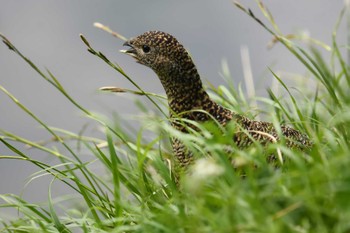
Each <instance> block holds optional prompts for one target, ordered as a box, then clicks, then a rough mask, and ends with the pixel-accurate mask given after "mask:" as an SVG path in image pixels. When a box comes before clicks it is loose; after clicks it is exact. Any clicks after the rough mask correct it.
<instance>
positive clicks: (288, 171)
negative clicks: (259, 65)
mask: <svg viewBox="0 0 350 233" xmlns="http://www.w3.org/2000/svg"><path fill="white" fill-rule="evenodd" d="M258 4H259V6H260V9H261V11H262V13H263V14H264V15H265V17H266V21H267V23H263V22H262V21H261V20H260V19H258V18H257V17H256V16H255V15H254V14H253V12H252V11H250V10H249V9H246V8H245V7H244V6H242V5H240V4H238V3H236V6H237V7H239V8H240V9H241V10H243V11H244V12H245V13H247V14H248V15H249V16H250V17H251V18H252V19H254V20H256V21H257V22H258V23H259V24H261V25H262V26H263V27H264V28H265V29H266V30H267V31H268V32H269V33H271V34H272V35H273V37H274V38H275V42H279V43H281V44H283V45H284V46H285V47H286V48H287V49H288V50H289V51H290V53H291V57H295V58H296V59H298V60H299V61H300V62H301V64H303V65H304V67H305V69H306V70H307V71H308V77H305V79H309V82H310V83H311V82H312V83H314V84H315V85H314V86H315V88H308V87H303V86H301V87H298V90H297V91H294V90H291V89H290V88H289V87H288V86H287V85H286V84H285V83H284V81H283V76H278V75H277V74H276V73H275V72H274V71H273V70H271V74H272V75H273V76H274V78H275V79H276V80H277V81H278V82H279V84H280V86H281V87H282V88H283V89H284V90H285V93H286V94H287V97H284V98H282V97H281V96H279V95H277V94H276V93H274V92H273V91H272V90H268V94H269V98H262V97H259V98H256V100H257V101H260V102H263V103H264V104H265V107H266V108H269V109H271V110H272V111H270V113H271V114H267V115H266V118H268V120H270V121H272V122H273V123H274V124H275V125H276V126H278V125H280V124H282V123H288V124H291V125H293V127H295V128H297V129H299V130H301V131H303V132H305V133H307V134H308V135H309V136H310V138H311V139H312V140H313V142H314V147H313V149H312V150H311V151H310V152H308V153H303V152H299V151H293V150H290V149H288V148H287V147H285V145H284V142H279V143H274V144H271V145H270V146H269V147H268V148H264V147H262V146H261V145H260V144H258V143H257V144H254V145H253V146H252V147H251V148H249V149H247V150H234V151H233V152H232V153H231V154H230V156H227V148H228V147H230V148H235V145H234V144H233V142H232V133H233V130H232V128H231V129H230V128H229V129H220V127H219V126H216V125H215V124H204V125H197V127H198V128H199V129H200V131H199V132H198V131H194V132H192V133H191V134H182V133H181V132H178V131H176V130H174V129H173V128H171V127H170V126H169V124H168V123H167V119H166V114H165V113H164V112H163V109H164V108H163V107H162V104H164V99H163V98H160V97H159V96H157V95H152V94H150V93H146V92H144V91H143V90H142V88H140V87H139V86H138V85H137V83H136V82H134V81H133V79H132V78H130V77H129V76H128V75H127V74H126V73H125V72H124V71H123V69H122V68H121V67H120V66H118V65H117V64H114V63H112V62H110V60H109V59H108V58H107V57H106V56H105V55H103V53H101V52H99V51H97V50H96V49H94V48H93V47H92V46H91V45H90V44H89V42H88V40H87V39H86V38H85V37H84V36H81V38H82V40H83V42H84V43H85V45H86V46H87V48H88V51H89V52H90V53H92V54H93V55H94V56H96V57H97V58H99V59H102V60H103V61H104V62H105V63H106V64H107V65H108V66H110V67H111V68H113V69H115V70H116V71H117V72H118V73H119V74H121V75H122V76H124V77H125V78H126V79H128V80H129V81H130V82H131V83H132V84H134V86H135V87H136V88H137V89H138V90H137V93H138V94H143V95H146V96H147V98H149V99H150V100H151V101H152V103H153V104H154V106H155V107H156V108H158V109H159V116H154V115H152V116H150V117H149V118H146V119H143V123H142V127H141V129H140V130H139V131H138V132H136V133H131V132H130V131H128V130H125V128H124V127H121V124H120V123H118V122H115V124H114V123H108V122H107V121H105V120H104V119H102V118H101V117H99V116H97V115H95V114H93V113H91V112H90V111H89V110H88V109H86V108H84V107H83V106H81V105H80V104H79V103H78V102H76V101H75V100H74V99H73V98H72V97H71V96H70V95H69V93H67V91H66V90H65V89H64V87H63V86H62V85H61V84H60V82H59V80H58V79H57V78H56V77H55V76H54V75H53V74H52V73H50V71H48V70H46V71H43V70H41V69H39V68H38V66H37V65H35V64H34V63H33V62H32V61H31V60H30V59H28V58H27V57H25V56H24V55H23V54H22V53H21V52H20V51H19V50H18V49H17V48H16V47H15V46H14V45H13V44H12V43H11V42H10V41H9V40H8V39H7V38H6V37H5V36H3V35H1V38H2V39H3V42H4V43H5V44H6V45H7V46H8V47H9V49H11V50H13V51H14V52H15V53H16V54H17V55H19V57H21V58H22V59H23V60H24V61H25V62H26V63H28V64H29V65H30V66H31V67H32V68H33V69H34V70H35V71H36V72H37V73H38V75H40V76H41V77H42V78H43V79H44V80H46V81H47V82H49V83H50V84H51V85H52V87H53V88H54V89H56V90H57V91H59V92H60V93H62V94H63V95H64V96H65V97H66V98H67V99H68V100H69V101H70V102H71V103H72V104H73V105H74V106H75V107H76V108H77V109H79V110H80V111H82V113H83V114H85V115H86V116H87V117H89V118H91V119H93V120H95V121H96V123H97V124H100V125H101V126H102V127H103V128H104V130H105V138H91V137H86V136H84V135H80V134H79V133H74V132H68V131H65V130H62V129H56V128H53V127H50V126H48V125H47V124H46V123H45V122H43V121H42V120H40V119H39V118H38V117H37V116H36V115H35V113H33V112H31V111H30V109H28V108H27V107H26V106H24V105H23V104H22V103H21V102H20V100H17V99H16V97H15V96H13V95H12V94H11V93H10V92H8V91H7V90H6V89H5V87H3V86H0V90H1V91H2V92H4V93H5V94H6V95H7V96H8V97H9V98H11V99H12V100H13V103H14V104H16V105H17V106H18V107H19V108H21V109H22V110H23V112H24V113H25V114H28V115H29V116H31V117H32V118H33V119H34V120H35V121H36V122H37V124H38V125H41V126H43V128H44V129H45V130H46V131H47V132H49V133H50V134H51V135H52V137H53V139H54V141H55V143H56V144H60V145H61V146H62V148H64V150H62V151H59V150H57V149H55V148H54V147H51V144H41V143H37V142H34V141H31V140H30V139H26V138H22V137H20V136H18V135H14V134H12V133H11V132H8V131H5V130H0V142H1V143H2V146H5V147H7V148H8V149H9V151H11V154H9V155H0V158H1V159H2V161H1V162H3V163H6V160H7V159H18V160H24V161H26V162H28V163H32V164H34V165H35V166H37V167H38V170H39V172H38V173H36V174H34V175H33V179H35V178H38V177H40V176H41V175H43V174H46V175H50V176H51V177H52V183H51V186H52V185H54V182H62V183H63V184H65V185H66V186H67V187H69V188H70V189H71V191H72V195H71V196H68V197H61V198H58V199H54V198H52V193H51V192H52V191H51V190H52V189H51V186H50V189H49V192H48V196H49V198H48V200H47V203H46V204H40V205H39V204H36V203H28V202H27V201H26V200H24V199H23V198H22V197H20V196H16V195H14V194H1V195H0V198H1V199H2V200H3V203H5V204H1V205H0V208H14V209H16V210H17V211H18V212H19V215H18V216H17V218H15V219H12V220H1V223H2V228H1V231H2V232H34V231H39V232H111V231H112V232H269V233H271V232H350V221H349V219H350V199H349V196H350V170H349V169H348V167H349V165H350V148H349V145H350V142H349V133H350V114H349V113H350V95H349V89H350V88H349V87H350V73H349V66H348V65H347V63H346V61H345V60H344V58H343V55H342V54H343V53H344V52H345V51H343V47H342V46H339V45H338V44H337V41H336V33H337V30H338V25H339V24H340V22H341V19H342V18H343V15H344V14H345V9H344V10H343V11H342V12H341V14H340V17H339V21H338V23H337V25H336V26H335V30H334V33H333V35H332V39H333V44H332V46H331V47H330V48H329V49H330V50H331V52H332V58H331V61H325V60H324V59H323V58H322V56H321V55H320V52H319V50H318V49H316V48H314V47H311V48H310V49H305V48H302V47H301V46H300V45H298V44H297V43H296V42H295V41H293V40H291V39H292V38H293V37H291V36H284V35H283V34H281V33H280V30H279V29H278V27H277V25H276V23H275V22H274V19H273V17H272V15H271V14H270V12H269V11H268V10H267V9H266V8H265V6H263V5H262V3H261V2H259V1H258ZM223 75H224V76H226V78H227V80H229V79H231V77H229V72H228V70H227V68H226V69H224V70H223ZM227 86H228V87H225V86H220V87H219V88H217V89H216V88H214V87H209V88H208V89H210V92H211V96H212V98H214V99H215V100H216V101H218V102H220V103H221V104H223V105H224V106H226V107H228V108H230V109H232V110H234V111H237V112H240V113H245V114H247V115H250V116H251V117H253V116H254V115H255V114H254V111H252V109H251V108H250V107H249V105H248V103H247V100H246V98H245V97H244V93H243V91H242V90H241V89H240V88H238V90H237V89H236V88H235V86H234V85H233V84H232V83H230V84H228V85H227ZM115 90H117V91H121V90H120V89H114V91H115ZM122 91H125V90H122ZM223 130H224V131H225V133H224V134H223V133H222V131H223ZM145 134H151V135H152V138H151V139H149V138H150V137H148V138H145V137H144V135H145ZM169 135H171V136H177V137H181V138H182V139H183V140H184V142H185V144H186V145H187V146H188V147H189V148H191V149H192V150H193V151H194V153H195V155H196V157H198V159H197V161H196V163H195V164H194V165H193V166H192V167H191V168H190V171H189V172H187V173H186V174H183V175H182V177H181V179H180V182H179V184H176V182H175V181H174V176H175V175H174V169H173V158H172V156H171V148H170V146H169V141H168V139H169ZM67 139H69V140H76V141H77V142H79V145H80V146H81V147H82V148H84V149H85V150H87V151H89V153H91V155H93V156H94V158H95V159H94V161H88V162H86V161H82V160H80V157H79V151H77V150H76V149H75V147H74V146H72V145H71V144H70V143H69V142H68V141H67ZM14 142H20V143H22V144H25V145H29V146H31V147H32V148H35V149H36V150H38V151H42V152H44V153H46V154H48V155H50V156H53V157H55V158H57V159H58V161H59V163H57V164H54V165H50V164H47V163H44V162H42V161H39V160H34V159H32V158H30V157H29V156H28V155H27V151H25V150H21V149H19V148H18V147H16V146H15V144H14ZM276 150H278V151H282V153H283V154H284V156H285V157H287V158H288V163H286V164H283V165H282V166H281V167H280V168H278V169H276V167H275V166H274V165H271V164H268V163H266V161H265V159H264V157H263V156H262V154H266V153H269V152H271V151H276ZM266 151H268V152H266ZM208 154H210V156H208ZM232 157H233V158H234V160H235V166H236V168H235V169H234V168H233V166H232V164H231V158H232ZM95 160H96V161H95ZM92 162H95V163H99V164H100V165H102V166H103V167H104V169H105V171H106V174H108V178H107V179H106V178H102V177H101V176H100V175H97V174H96V173H95V172H93V169H92V166H91V163H92ZM252 164H254V166H253V165H252ZM175 172H176V171H175ZM243 175H244V176H243ZM77 200H79V201H78V202H79V206H78V205H77V203H76V202H77ZM0 211H1V210H0Z"/></svg>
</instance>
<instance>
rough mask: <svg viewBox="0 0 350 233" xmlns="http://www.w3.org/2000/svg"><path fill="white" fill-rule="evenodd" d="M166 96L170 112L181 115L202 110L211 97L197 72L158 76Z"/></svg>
mask: <svg viewBox="0 0 350 233" xmlns="http://www.w3.org/2000/svg"><path fill="white" fill-rule="evenodd" d="M158 76H159V78H160V81H161V82H162V85H163V87H164V90H165V92H166V95H167V97H168V103H169V107H170V110H171V111H172V112H173V113H176V114H179V113H182V112H185V111H190V110H193V109H198V108H201V106H202V104H203V103H204V102H207V101H209V100H210V99H209V96H208V94H207V93H206V91H205V90H204V88H203V86H202V82H201V80H200V77H199V74H198V72H197V71H195V72H191V73H190V74H188V73H182V74H179V73H175V72H173V73H170V74H167V75H158Z"/></svg>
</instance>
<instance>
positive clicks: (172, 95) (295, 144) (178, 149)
mask: <svg viewBox="0 0 350 233" xmlns="http://www.w3.org/2000/svg"><path fill="white" fill-rule="evenodd" d="M124 45H127V46H129V47H130V49H129V50H127V51H126V53H127V54H129V55H131V56H132V57H134V58H135V59H136V60H137V62H138V63H140V64H143V65H146V66H148V67H150V68H151V69H152V70H153V71H154V72H155V73H156V74H157V75H158V77H159V79H160V81H161V83H162V85H163V87H164V90H165V92H166V95H167V97H168V103H169V108H170V118H171V119H172V118H178V117H179V116H181V117H182V118H186V119H189V120H193V121H197V122H205V121H208V120H210V119H211V118H214V119H215V120H216V121H217V122H219V123H220V124H221V125H223V126H225V125H226V124H227V123H228V122H232V121H234V122H235V123H237V125H238V126H239V127H236V129H237V132H234V138H233V140H234V142H235V143H236V145H237V147H238V148H245V147H248V146H249V145H251V144H252V143H253V140H255V141H259V142H260V143H261V144H266V143H270V142H273V141H278V140H280V138H279V135H278V133H277V131H276V129H275V128H274V126H273V124H272V123H269V122H262V121H253V120H250V119H248V118H246V117H244V116H242V115H239V114H236V113H234V112H232V111H231V110H228V109H226V108H224V107H222V106H221V105H219V104H217V103H216V102H214V101H213V100H211V99H210V97H209V95H208V94H207V93H206V91H205V90H204V88H203V85H202V82H201V79H200V75H199V73H198V71H197V69H196V66H195V64H194V63H193V61H192V58H191V57H190V56H189V54H188V52H187V51H186V49H185V48H184V47H183V46H182V45H181V44H180V43H179V42H178V40H177V39H176V38H175V37H173V36H172V35H170V34H168V33H165V32H160V31H149V32H145V33H144V34H142V35H139V36H137V37H135V38H131V39H130V40H129V41H127V42H126V43H125V44H124ZM203 111H205V112H206V113H205V112H203ZM209 114H210V115H211V116H210V115H209ZM172 126H173V127H175V128H177V129H178V130H181V131H182V132H185V133H187V131H186V127H184V125H183V124H180V123H176V122H172ZM281 133H282V135H283V137H285V140H286V145H287V146H289V147H292V148H297V149H301V150H304V149H308V148H310V147H311V146H312V142H311V141H310V140H309V138H308V137H307V136H306V135H304V134H302V133H300V132H299V131H297V130H295V129H293V128H291V127H288V126H281ZM252 139H253V140H252ZM172 144H173V151H174V154H175V156H176V157H177V159H178V161H179V163H180V165H181V166H187V165H188V164H189V163H191V161H192V160H193V158H192V154H191V152H189V151H188V150H187V149H186V148H185V146H184V145H183V143H182V142H181V140H180V139H178V138H173V139H172Z"/></svg>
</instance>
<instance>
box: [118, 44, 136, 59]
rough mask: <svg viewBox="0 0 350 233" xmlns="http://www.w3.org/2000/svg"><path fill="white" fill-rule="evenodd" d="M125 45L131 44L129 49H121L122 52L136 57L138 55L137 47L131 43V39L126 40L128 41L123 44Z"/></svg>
mask: <svg viewBox="0 0 350 233" xmlns="http://www.w3.org/2000/svg"><path fill="white" fill-rule="evenodd" d="M123 46H129V47H130V48H129V49H127V50H124V49H123V50H120V52H122V53H125V54H128V55H130V56H132V57H136V55H137V52H136V49H135V48H134V47H133V46H132V45H131V44H130V42H129V41H126V42H125V43H124V44H123Z"/></svg>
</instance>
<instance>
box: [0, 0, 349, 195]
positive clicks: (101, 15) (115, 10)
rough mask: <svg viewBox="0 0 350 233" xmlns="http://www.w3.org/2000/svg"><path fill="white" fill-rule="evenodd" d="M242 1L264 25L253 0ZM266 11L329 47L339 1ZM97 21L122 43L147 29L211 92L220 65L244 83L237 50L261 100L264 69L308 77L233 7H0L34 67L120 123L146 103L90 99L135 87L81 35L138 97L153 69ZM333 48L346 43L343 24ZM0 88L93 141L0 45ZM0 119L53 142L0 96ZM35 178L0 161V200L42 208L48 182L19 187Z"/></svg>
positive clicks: (67, 107)
mask: <svg viewBox="0 0 350 233" xmlns="http://www.w3.org/2000/svg"><path fill="white" fill-rule="evenodd" d="M241 2H242V4H243V5H245V6H247V7H249V8H251V9H252V10H253V12H254V13H255V14H256V15H257V16H258V17H259V18H261V19H263V16H262V14H261V12H260V11H259V9H258V7H257V4H256V3H255V1H253V0H245V1H243V0H242V1H241ZM264 3H265V5H266V6H267V7H268V8H269V9H270V11H271V12H272V14H273V16H274V17H275V20H276V22H277V24H278V25H279V26H280V28H281V30H282V32H283V33H286V34H288V33H300V32H304V33H307V34H308V35H309V36H311V37H313V38H316V39H318V40H320V41H323V42H325V43H326V44H331V33H332V30H333V28H334V25H335V23H336V20H337V18H338V16H339V13H340V11H341V9H342V7H343V6H344V2H343V1H342V0H307V1H305V0H283V1H279V0H266V1H264ZM265 21H266V20H265ZM94 22H101V23H103V24H105V25H108V26H110V28H111V29H113V30H115V31H118V32H119V33H121V34H123V35H124V36H126V37H132V36H136V35H138V34H141V33H143V32H145V31H147V30H152V29H157V30H163V31H166V32H169V33H171V34H173V35H175V36H176V37H177V38H178V39H179V40H180V41H181V42H182V43H183V44H184V45H185V47H186V48H187V49H188V50H189V51H190V52H191V54H192V56H193V58H194V60H195V62H196V65H197V68H198V70H199V72H200V74H201V75H202V77H203V79H204V80H203V81H204V82H206V81H210V82H211V83H213V84H214V85H215V86H217V85H219V84H222V83H223V80H222V78H221V77H220V75H219V73H220V71H221V62H222V60H223V59H226V60H227V62H228V65H229V68H230V70H231V74H232V77H233V82H234V84H235V85H238V84H239V83H241V82H242V80H243V72H242V62H241V53H240V50H241V47H242V46H247V47H248V49H249V53H250V59H251V60H250V61H251V66H252V72H253V76H254V79H255V85H256V88H257V90H258V91H259V93H260V94H262V95H263V94H264V93H265V89H266V88H267V87H268V86H269V85H271V80H272V77H271V74H269V72H268V70H267V68H268V67H272V68H273V69H274V70H275V71H284V72H287V73H288V72H290V73H301V74H305V70H304V68H303V67H302V66H301V65H300V64H299V63H298V61H297V60H296V58H294V57H293V56H292V55H291V54H289V53H288V52H287V50H286V49H285V48H284V47H283V46H281V45H276V46H274V48H273V49H271V50H268V49H267V44H268V42H269V41H270V40H271V36H270V35H269V34H268V33H267V32H266V31H265V30H264V29H263V28H262V27H261V26H260V25H258V24H257V23H256V22H255V21H253V20H252V19H251V18H249V17H248V16H247V15H245V14H244V13H243V12H242V11H241V10H239V9H238V8H236V7H235V6H234V5H233V4H232V2H231V1H230V0H218V1H213V0H193V1H187V0H178V1H161V0H150V1H136V0H123V1H121V0H119V1H117V0H114V1H112V0H104V1H97V0H84V1H70V0H60V1H47V0H36V1H13V0H0V32H1V33H3V34H4V35H5V36H7V38H8V39H9V40H10V41H11V42H12V43H13V44H14V45H15V46H16V47H17V48H18V49H19V50H20V51H21V52H23V53H24V54H25V55H26V56H27V57H29V58H30V59H31V60H32V61H33V62H34V63H36V64H37V65H38V66H39V67H40V68H48V69H49V70H50V71H51V72H52V73H53V74H54V75H55V76H56V77H57V78H58V79H59V81H60V82H61V83H62V84H63V86H64V87H65V88H66V90H67V91H68V92H69V93H70V94H71V95H72V96H73V97H74V98H75V100H76V101H77V102H79V103H80V104H81V105H82V106H84V107H86V108H87V109H89V110H91V111H94V112H98V113H101V114H104V115H106V116H108V117H111V116H112V113H113V112H117V113H118V114H120V115H121V116H122V117H124V118H128V117H129V116H130V115H137V114H138V111H139V110H137V108H136V107H134V104H133V102H134V99H135V98H143V97H135V96H131V95H128V94H123V95H113V94H105V93H100V92H98V91H97V89H98V88H99V87H101V86H109V85H113V86H119V87H126V88H133V86H132V85H131V84H130V83H128V81H126V80H125V79H124V78H123V77H122V76H121V75H119V74H118V73H117V72H115V71H113V70H112V69H111V68H110V67H109V66H107V65H106V64H105V63H104V62H102V61H101V60H100V59H97V58H96V57H94V56H92V55H91V54H90V53H88V52H87V51H86V46H85V45H84V44H83V43H82V42H81V40H80V38H79V34H80V33H82V34H84V35H85V36H86V38H87V39H88V40H89V41H90V43H91V44H92V45H93V47H94V48H95V49H98V50H100V51H102V52H103V53H104V54H105V55H106V56H107V57H109V58H110V59H111V60H112V61H114V62H117V63H118V64H120V65H121V66H122V67H123V68H124V70H125V71H126V72H127V73H128V74H129V75H130V76H131V77H133V79H134V80H135V81H137V82H138V84H139V85H140V86H142V87H143V88H144V90H146V91H150V92H156V93H163V89H162V87H161V85H160V82H159V81H158V80H157V78H156V76H155V74H154V73H153V72H152V71H151V70H150V69H148V68H146V67H144V66H141V65H138V64H136V63H135V62H134V60H133V59H131V58H130V57H128V56H125V55H123V54H121V53H119V52H118V50H119V49H123V48H122V41H121V40H118V39H116V38H114V37H112V36H111V35H109V34H107V33H106V32H103V31H101V30H99V29H97V28H94V27H93V23H94ZM338 41H339V43H340V44H345V41H346V36H345V26H344V25H342V27H341V30H340V33H339V37H338ZM324 54H325V56H327V57H330V53H328V52H326V51H325V52H324ZM0 85H2V86H4V87H5V88H6V89H7V90H8V91H10V92H11V93H12V94H14V95H15V96H16V97H17V98H18V99H19V100H20V101H21V102H22V103H23V104H24V105H25V106H27V107H28V108H29V109H30V110H31V111H32V112H34V113H35V114H36V116H38V117H39V118H40V119H41V120H42V121H43V122H45V123H47V124H48V125H50V126H55V127H59V128H63V129H67V130H69V131H73V132H79V130H81V129H82V128H83V126H84V125H85V124H86V123H89V124H91V126H89V127H90V128H89V130H90V131H96V134H98V128H97V124H96V123H92V122H91V121H90V120H88V119H86V118H84V117H83V116H82V114H81V112H79V111H78V110H77V109H76V108H75V107H73V106H72V104H70V103H69V102H68V101H67V100H66V99H65V98H64V97H63V96H62V95H61V94H59V93H58V91H56V90H55V89H54V88H53V87H52V86H50V85H49V84H48V83H47V82H45V81H44V80H43V79H42V78H40V77H39V75H38V74H37V73H36V72H35V71H34V70H33V69H31V68H30V67H29V66H28V65H27V64H26V63H25V62H24V61H23V60H22V59H20V58H19V56H17V55H15V54H14V53H13V52H12V51H10V50H8V49H7V47H6V46H5V45H4V44H2V43H1V44H0ZM143 99H144V98H143ZM146 103H147V102H146ZM0 112H1V116H0V129H4V130H7V131H10V132H11V133H14V134H17V135H20V136H22V137H25V138H28V139H30V140H42V139H49V138H50V136H49V134H48V133H46V131H45V130H44V129H42V128H41V127H40V126H39V125H38V124H37V123H36V122H35V121H34V120H32V119H31V118H30V117H29V116H28V115H26V114H25V113H24V112H23V111H22V110H21V109H19V108H18V107H17V106H16V105H15V104H14V103H13V102H12V101H11V100H10V99H9V98H8V97H7V96H6V95H5V94H4V93H2V92H1V93H0ZM100 135H101V136H102V134H100ZM30 153H32V154H33V156H36V158H38V159H40V158H41V159H42V160H44V161H46V160H47V161H50V158H47V157H45V156H46V155H45V154H38V155H36V154H35V153H37V152H30ZM0 155H13V152H10V151H9V150H7V149H5V148H4V146H3V145H2V144H0ZM36 171H38V168H36V167H34V166H33V165H31V164H29V163H27V162H23V161H17V160H5V159H1V160H0V194H5V193H14V194H18V195H19V194H21V193H22V192H23V195H24V198H26V199H27V200H29V201H45V200H46V199H47V195H48V194H47V190H48V184H49V181H50V179H48V180H45V179H44V178H41V179H36V180H34V181H33V182H31V183H30V184H29V185H28V186H27V187H26V188H23V187H24V184H25V183H26V182H27V181H28V177H29V176H30V175H31V174H33V173H34V172H36ZM58 183H59V182H56V184H57V185H56V186H55V188H54V190H55V191H56V193H57V195H59V194H60V193H64V192H65V188H64V186H61V185H59V184H58ZM68 192H69V191H68ZM56 193H55V196H56Z"/></svg>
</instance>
